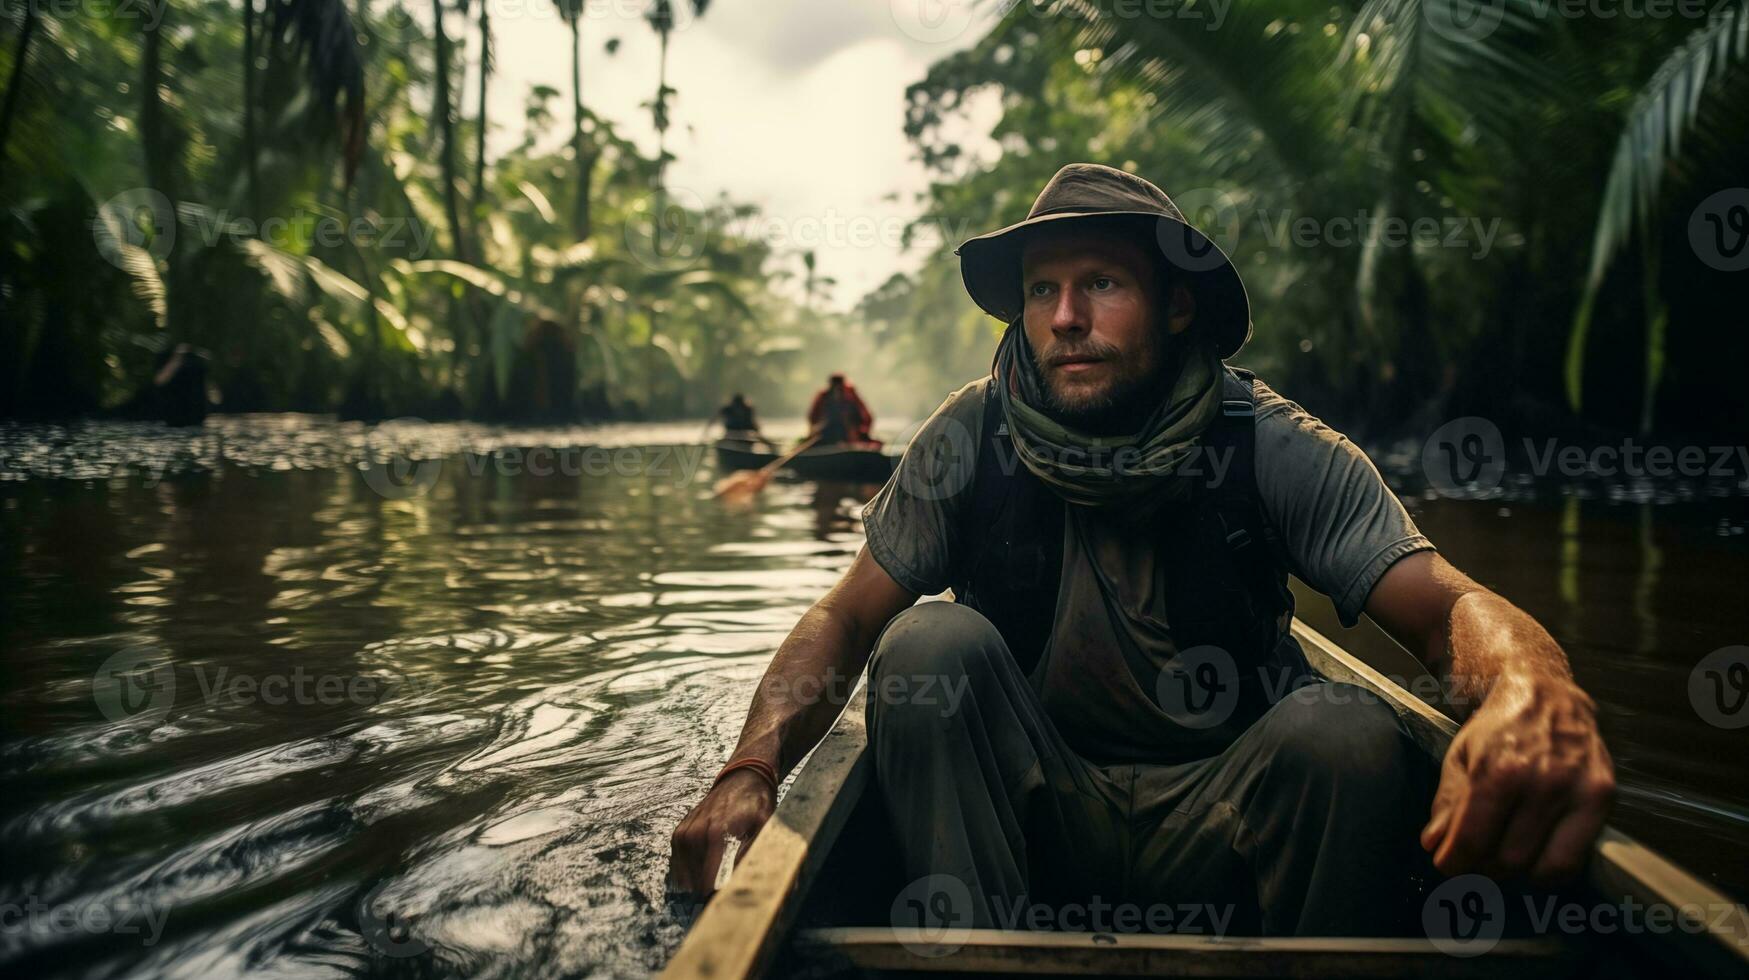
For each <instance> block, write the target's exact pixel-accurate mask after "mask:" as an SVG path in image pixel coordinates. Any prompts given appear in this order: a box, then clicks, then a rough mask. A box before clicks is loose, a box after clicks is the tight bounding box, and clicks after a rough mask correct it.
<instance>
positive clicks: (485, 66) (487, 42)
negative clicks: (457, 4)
mask: <svg viewBox="0 0 1749 980" xmlns="http://www.w3.org/2000/svg"><path fill="white" fill-rule="evenodd" d="M491 9H492V0H480V119H479V131H478V132H476V133H475V134H474V200H473V212H474V220H475V221H479V220H480V215H481V213H482V209H483V208H484V207H485V202H486V85H487V83H488V82H489V81H490V80H491V78H492V17H491V13H490V11H491ZM475 237H476V238H477V237H478V236H477V235H476V236H475Z"/></svg>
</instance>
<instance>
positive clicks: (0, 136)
mask: <svg viewBox="0 0 1749 980" xmlns="http://www.w3.org/2000/svg"><path fill="white" fill-rule="evenodd" d="M40 14H41V12H40V11H39V10H38V9H37V5H36V4H34V3H27V4H25V5H24V24H23V25H22V26H21V27H19V29H18V41H17V43H15V44H14V45H13V46H12V75H11V77H10V78H8V79H7V80H6V104H5V105H4V106H3V107H0V161H4V160H5V159H6V143H7V140H8V139H9V138H10V137H11V136H12V118H13V116H14V114H16V113H17V112H18V97H19V94H20V90H21V89H22V88H23V85H24V59H25V58H26V57H28V56H29V55H30V40H31V38H33V37H35V36H36V25H37V20H38V18H39V17H40Z"/></svg>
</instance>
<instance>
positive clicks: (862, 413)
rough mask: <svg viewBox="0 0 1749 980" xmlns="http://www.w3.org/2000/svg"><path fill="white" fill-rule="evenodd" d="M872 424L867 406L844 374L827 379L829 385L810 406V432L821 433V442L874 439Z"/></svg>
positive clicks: (870, 440)
mask: <svg viewBox="0 0 1749 980" xmlns="http://www.w3.org/2000/svg"><path fill="white" fill-rule="evenodd" d="M873 425H874V416H873V415H872V414H870V413H869V410H868V406H867V405H865V404H863V401H862V398H861V397H860V396H858V395H857V393H856V388H855V387H853V386H852V385H851V384H850V382H848V381H846V380H844V375H842V374H833V375H832V376H831V377H829V378H827V379H826V387H825V388H824V389H822V390H821V391H820V392H819V393H817V394H815V395H814V404H813V405H812V406H810V407H809V408H808V435H810V436H814V435H818V436H819V437H820V442H821V443H822V444H825V443H833V442H873V441H874V440H872V439H870V438H869V429H870V427H871V426H873Z"/></svg>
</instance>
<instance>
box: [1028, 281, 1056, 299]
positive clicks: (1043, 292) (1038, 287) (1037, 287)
mask: <svg viewBox="0 0 1749 980" xmlns="http://www.w3.org/2000/svg"><path fill="white" fill-rule="evenodd" d="M1050 291H1051V286H1050V284H1049V283H1044V282H1035V283H1033V284H1032V286H1031V287H1029V288H1028V290H1027V292H1029V293H1031V294H1032V295H1034V296H1047V295H1049V294H1050Z"/></svg>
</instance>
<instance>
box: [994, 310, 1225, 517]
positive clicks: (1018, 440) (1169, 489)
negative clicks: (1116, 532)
mask: <svg viewBox="0 0 1749 980" xmlns="http://www.w3.org/2000/svg"><path fill="white" fill-rule="evenodd" d="M1182 354H1183V356H1182V357H1180V358H1179V359H1178V360H1179V364H1178V367H1177V370H1176V372H1175V373H1174V374H1173V377H1172V380H1171V387H1170V390H1169V391H1167V392H1166V394H1165V396H1164V397H1162V398H1161V399H1160V401H1159V403H1158V404H1157V405H1156V406H1155V407H1154V409H1153V411H1152V412H1150V413H1149V415H1148V416H1147V418H1146V419H1145V420H1144V421H1143V422H1142V425H1141V427H1140V428H1139V429H1137V430H1136V431H1135V433H1133V434H1131V435H1127V436H1093V435H1088V434H1086V433H1083V432H1080V431H1077V430H1075V429H1072V428H1070V427H1069V426H1067V425H1064V424H1063V423H1061V422H1058V421H1057V420H1056V419H1053V418H1051V417H1050V416H1048V415H1046V414H1045V413H1044V412H1043V411H1042V410H1041V409H1040V408H1039V406H1042V405H1044V404H1046V401H1045V397H1044V392H1043V390H1042V384H1043V383H1042V381H1041V379H1040V378H1039V375H1038V370H1037V368H1036V367H1035V365H1034V363H1033V359H1032V350H1031V345H1030V344H1028V343H1027V342H1026V334H1025V332H1024V331H1023V330H1022V329H1021V326H1020V321H1018V320H1016V321H1015V322H1013V323H1010V324H1009V325H1008V329H1007V331H1005V332H1004V333H1003V334H1002V342H1001V343H1000V344H999V345H998V346H997V348H996V362H995V365H994V367H993V368H992V374H993V375H994V376H995V380H996V392H997V395H998V396H999V397H1000V398H1001V399H1002V410H1003V414H1005V415H1006V416H1007V417H1008V433H1009V438H1011V439H1013V440H1014V449H1015V451H1016V453H1018V454H1019V456H1020V460H1021V462H1022V463H1024V464H1025V465H1026V468H1027V469H1028V470H1031V471H1032V473H1033V475H1034V476H1037V477H1038V478H1039V479H1040V480H1043V481H1044V482H1045V485H1046V486H1048V487H1050V488H1051V490H1052V491H1053V492H1055V493H1056V494H1057V496H1059V497H1062V498H1063V499H1064V500H1066V501H1068V502H1069V503H1072V504H1082V505H1085V506H1091V507H1104V506H1108V505H1112V504H1125V503H1135V502H1139V501H1142V500H1154V501H1158V500H1177V499H1183V498H1184V497H1185V496H1186V495H1187V494H1188V493H1189V492H1190V490H1191V484H1192V482H1193V481H1191V480H1188V479H1175V478H1174V474H1175V472H1176V471H1177V469H1178V467H1179V466H1181V465H1182V464H1183V463H1184V462H1185V461H1186V460H1189V459H1191V458H1193V457H1195V456H1196V455H1197V454H1198V452H1199V450H1200V448H1201V444H1200V438H1201V436H1202V433H1203V430H1205V429H1207V428H1208V425H1209V423H1210V422H1212V421H1214V418H1215V416H1216V415H1217V414H1219V412H1220V410H1221V371H1222V366H1221V359H1220V357H1219V356H1218V355H1217V354H1215V352H1214V350H1213V349H1212V348H1210V347H1209V346H1208V345H1206V344H1193V345H1191V346H1188V347H1186V348H1185V349H1184V350H1183V351H1182Z"/></svg>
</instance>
